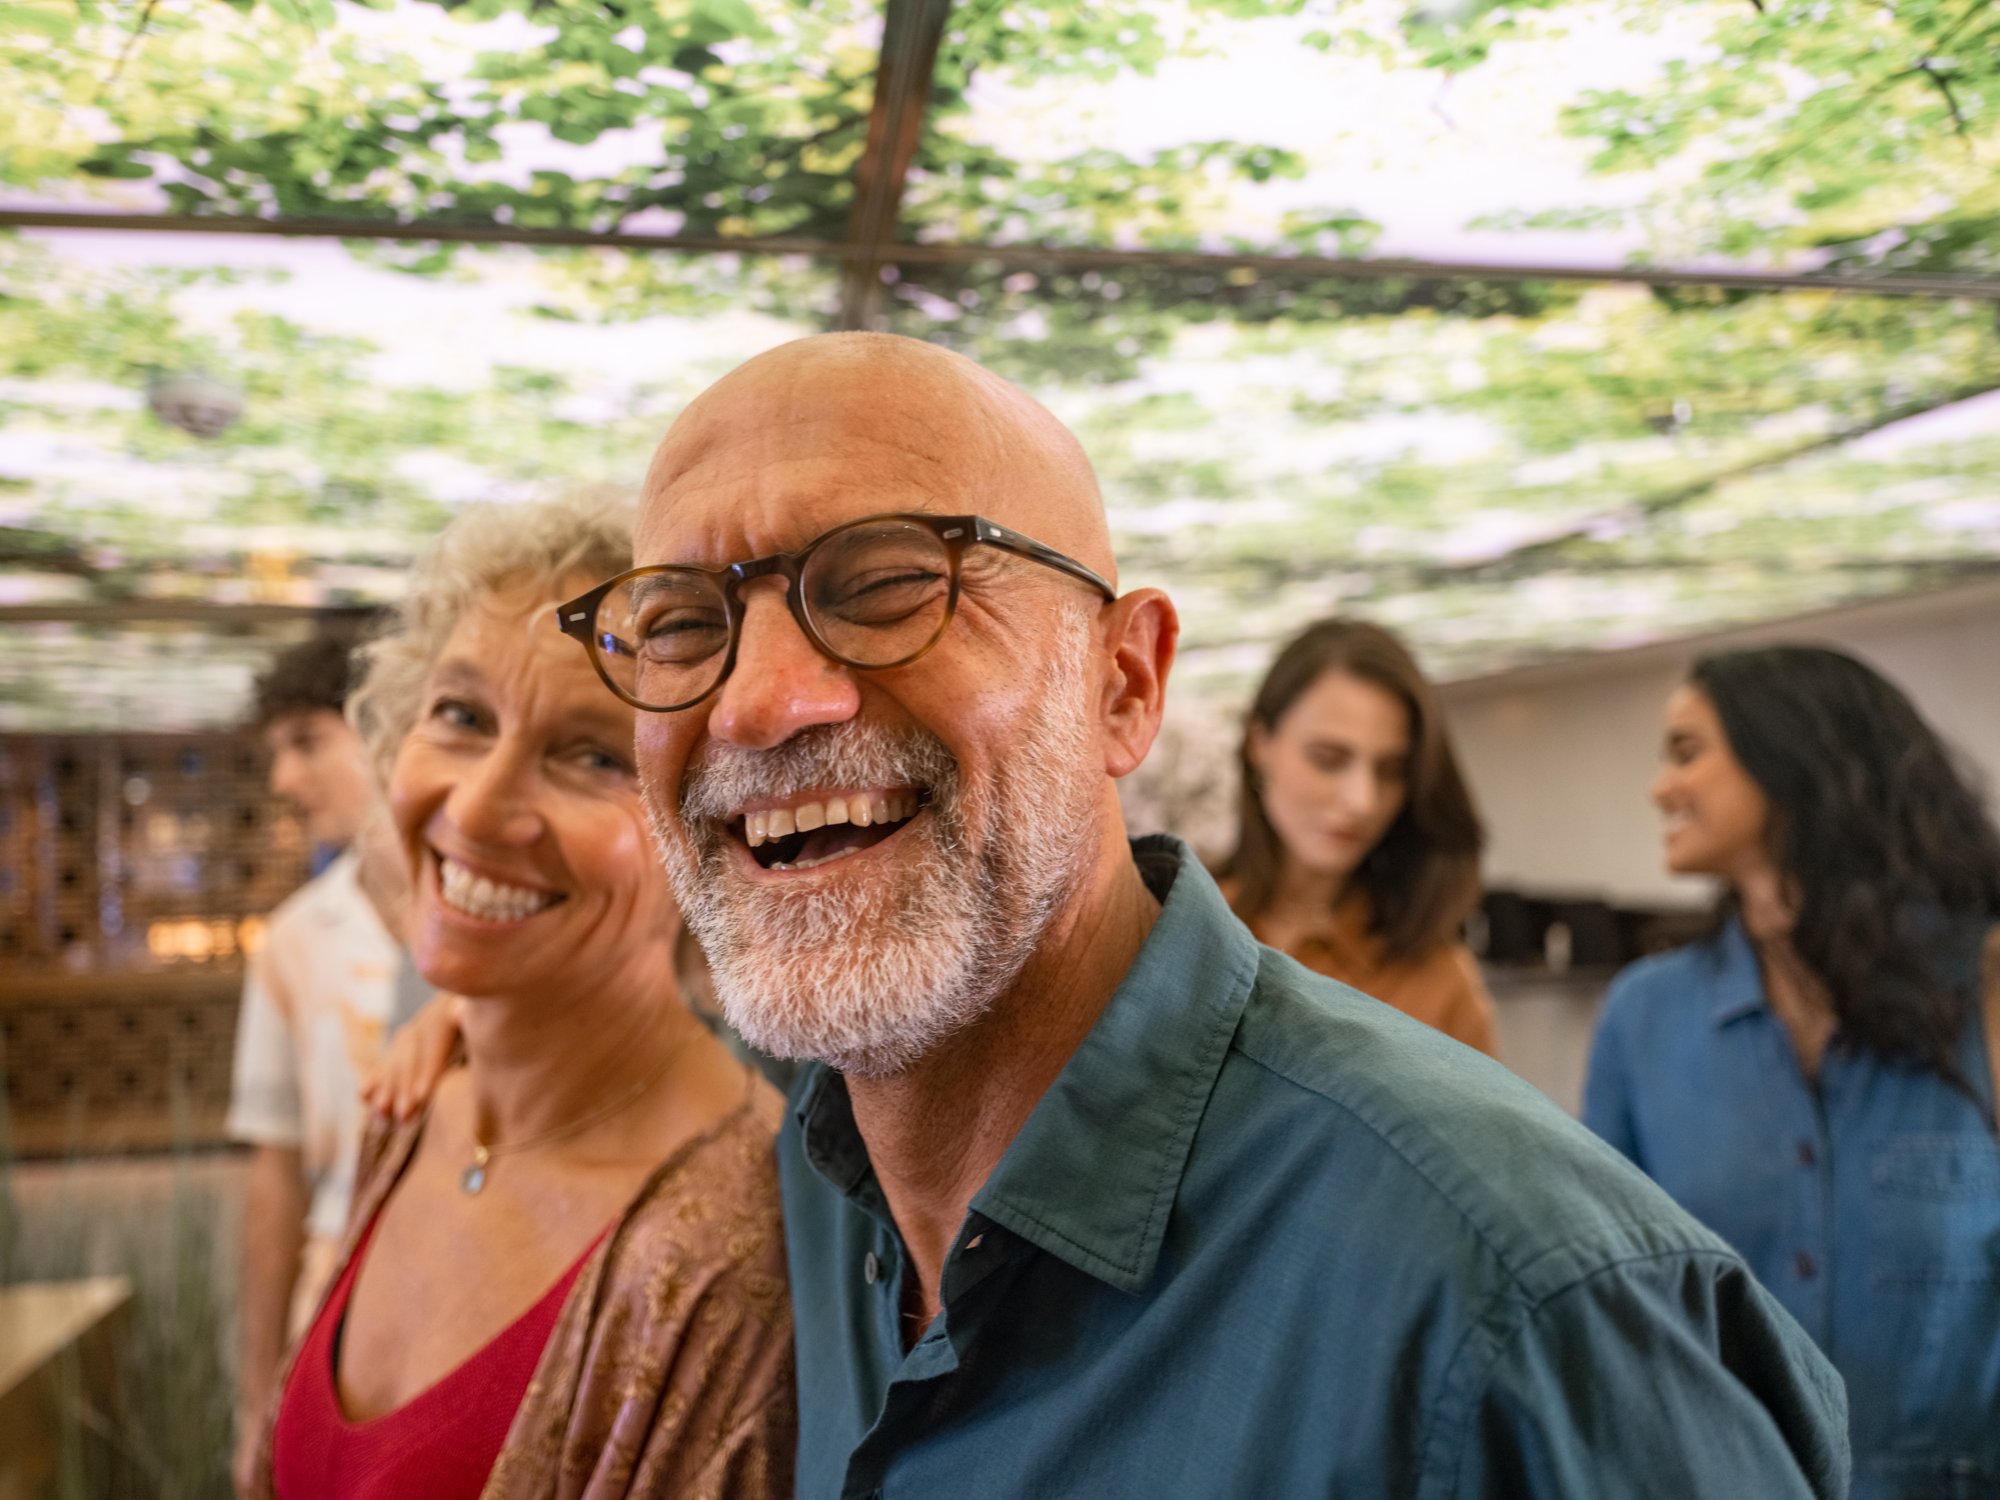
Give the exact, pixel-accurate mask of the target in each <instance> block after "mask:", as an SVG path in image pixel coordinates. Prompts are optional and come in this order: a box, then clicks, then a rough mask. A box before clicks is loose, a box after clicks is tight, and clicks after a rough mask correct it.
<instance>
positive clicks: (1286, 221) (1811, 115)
mask: <svg viewBox="0 0 2000 1500" xmlns="http://www.w3.org/2000/svg"><path fill="white" fill-rule="evenodd" d="M1996 152H2000V7H1995V6H1993V5H1991V4H1989V3H1987V0H1897V3H1895V4H1893V5H1884V4H1874V3H1862V0H1682V3H1679V4H1674V5H1661V4H1659V3H1657V0H1527V3H1504V0H1501V3H1496V0H1418V3H1412V0H1274V3H1268V4H1259V3H1255V0H1166V3H1159V0H1113V3H1109V4H1097V5H1069V4H1056V3H1048V0H1043V3H1035V0H1014V3H1010V4H1007V5H1005V6H994V5H962V6H960V7H959V8H958V9H957V10H956V11H955V12H954V17H953V24H952V29H951V31H950V34H949V35H948V37H947V39H946V44H945V47H944V50H943V53H942V55H941V57H940V60H939V66H938V82H937V86H936V88H935V90H934V93H933V99H932V106H931V112H930V131H929V134H928V135H927V137H926V139H925V142H924V145H923V148H922V150H921V151H920V153H919V155H918V158H917V161H916V164H915V170H914V171H913V173H912V178H911V184H910V192H909V196H908V199H907V202H906V207H905V228H906V230H907V231H908V232H909V233H910V235H911V237H913V238H916V239H919V240H925V239H942V240H956V241H962V242H970V243H1017V244H1018V243H1031V244H1039V245H1046V244H1063V245H1078V246H1097V247H1115V248H1121V249H1141V248H1146V249H1168V250H1186V249H1205V250H1239V251H1250V252H1262V253H1268V254H1286V253H1306V254H1313V255H1329V256H1352V255H1371V254H1372V255H1383V256H1395V257H1412V258H1427V259H1442V260H1459V261H1465V260H1474V261H1485V262H1507V263H1515V264H1519V263H1523V262H1527V263H1541V264H1550V263H1563V264H1583V265H1597V266H1609V265H1617V264H1621V263H1624V262H1627V261H1648V262H1652V263H1655V264H1683V265H1684V264H1691V263H1693V264H1707V265H1710V266H1715V265H1720V264H1735V265H1741V266H1765V267H1770V266H1779V267H1786V268H1790V269H1798V270H1812V269H1837V270H1842V271H1850V272H1852V271H1869V272H1878V273H1893V272H1897V271H1917V270H1921V271H1927V272H1967V273H1971V272H1977V273H1985V274H1992V273H1994V272H1996V271H2000V174H1996V173H1995V171H1994V170H1993V162H1994V161H1995V159H1996Z"/></svg>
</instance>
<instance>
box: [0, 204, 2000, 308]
mask: <svg viewBox="0 0 2000 1500" xmlns="http://www.w3.org/2000/svg"><path fill="white" fill-rule="evenodd" d="M8 228H14V229H83V230H93V231H105V232H111V233H132V234H220V235H266V236H278V237H282V238H297V239H358V240H400V241H412V242H423V243H437V242H447V243H454V244H485V245H528V246H543V247H556V248H561V247H573V246H605V247H608V248H611V249H622V250H655V251H673V252H682V253H687V254H710V255H712V254H728V255H780V256H782V255H796V256H804V257H808V258H810V259H813V260H827V261H837V262H842V263H849V262H860V261H872V262H873V263H874V265H875V266H876V268H877V269H876V271H875V272H874V273H873V274H874V275H875V276H877V277H878V278H879V274H880V272H879V268H880V267H881V266H882V265H907V266H948V265H974V264H980V265H990V266H992V267H993V268H994V269H995V271H998V272H1005V271H1017V270H1027V271H1051V270H1079V271H1081V270H1099V271H1116V270H1127V269H1131V270H1149V269H1163V270H1177V271H1190V272H1198V273H1201V272H1205V273H1210V274H1213V275H1217V276H1222V275H1227V274H1228V273H1229V272H1231V271H1240V270H1247V271H1252V272H1255V273H1256V274H1257V275H1259V276H1270V277H1271V278H1273V279H1274V280H1309V279H1312V278H1315V277H1334V278H1340V279H1346V280H1356V281H1369V280H1377V281H1379V280H1386V279H1391V278H1394V279H1401V280H1415V281H1583V282H1614V283H1624V284H1629V285H1638V286H1678V287H1704V286H1706V287H1722V288H1729V289H1735V290H1739V291H1758V292H1782V291H1831V292H1853V293H1862V294H1866V295H1869V296H1880V297H1945V298H1951V297H1963V298H1969V299H1971V300H1974V301H1980V302H2000V277H1978V276H1937V275H1909V276H1829V275H1824V274H1821V273H1817V272H1810V271H1718V270H1708V269H1703V268H1695V267H1687V266H1602V265H1599V266H1590V265H1577V264H1574V263H1569V264H1548V263H1541V262H1536V263H1528V262H1521V263H1501V262H1493V261H1445V260H1409V259H1395V260H1387V259H1383V260H1372V259H1371V260H1348V259H1338V258H1334V257H1331V256H1319V255H1239V254H1229V253H1223V252H1217V253H1209V252H1207V251H1193V250H1186V251H1183V250H1093V249H1064V248H1060V247H1052V246H1041V245H959V244H897V245H894V246H893V247H888V253H887V254H882V253H881V251H882V248H883V247H881V246H874V247H871V246H869V245H866V244H862V243H858V242H847V241H835V240H820V239H806V238H788V237H784V236H773V237H771V238H768V239H734V238H729V237H727V236H720V235H679V234H629V233H624V232H600V231H595V230H587V229H519V228H514V227H511V226H508V225H504V224H449V223H437V222H429V221H425V220H421V219H419V220H415V221H411V222H400V221H399V222H391V221H387V220H366V219H259V218H250V217H239V216H230V215H221V214H218V215H214V216H206V215H204V216H202V217H200V218H189V217H185V216H181V215H173V214H115V213H69V212H55V211H52V210H44V209H0V229H8ZM878 257H879V258H878Z"/></svg>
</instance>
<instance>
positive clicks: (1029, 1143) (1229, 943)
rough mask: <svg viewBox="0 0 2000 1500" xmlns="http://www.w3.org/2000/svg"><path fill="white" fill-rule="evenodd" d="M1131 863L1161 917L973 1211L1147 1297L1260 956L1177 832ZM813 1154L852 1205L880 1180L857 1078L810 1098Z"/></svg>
mask: <svg viewBox="0 0 2000 1500" xmlns="http://www.w3.org/2000/svg"><path fill="white" fill-rule="evenodd" d="M1132 857H1133V859H1134V860H1135V861H1136V862H1137V864H1138V865H1139V869H1140V872H1141V874H1142V875H1144V876H1145V878H1146V883H1147V885H1148V886H1149V887H1150V888H1151V889H1152V891H1153V894H1154V895H1155V896H1157V897H1159V898H1160V903H1161V905H1160V915H1159V918H1158V920H1157V921H1155V922H1154V924H1153V930H1152V931H1151V932H1150V933H1148V934H1147V936H1146V941H1145V942H1144V943H1143V944H1142V945H1141V946H1140V949H1139V953H1138V956H1137V957H1136V958H1135V959H1134V960H1133V963H1132V967H1131V969H1130V970H1129V971H1128V972H1127V973H1126V975H1125V978H1124V980H1123V982H1122V983H1120V984H1119V986H1118V988H1117V990H1115V991H1114V992H1113V993H1112V996H1111V999H1110V1001H1109V1002H1108V1003H1107V1004H1106V1005H1105V1007H1104V1011H1103V1013H1102V1014H1101V1015H1099V1017H1098V1018H1097V1023H1096V1025H1094V1026H1093V1027H1092V1028H1091V1030H1090V1034H1089V1035H1088V1036H1086V1037H1085V1038H1084V1039H1083V1042H1082V1044H1081V1045H1080V1046H1079V1047H1078V1048H1077V1049H1076V1052H1075V1053H1074V1054H1073V1055H1072V1056H1071V1058H1070V1060H1069V1062H1068V1063H1066V1064H1065V1065H1064V1067H1063V1070H1062V1072H1061V1073H1060V1074H1058V1075H1057V1077H1056V1081H1055V1082H1054V1083H1053V1084H1051V1085H1050V1086H1049V1089H1048V1092H1047V1093H1045V1094H1044V1095H1043V1096H1042V1098H1041V1100H1040V1102H1038V1103H1037V1104H1036V1106H1035V1108H1034V1112H1033V1113H1032V1114H1030V1115H1029V1116H1028V1120H1027V1123H1026V1124H1025V1125H1023V1126H1022V1127H1021V1131H1020V1134H1018V1135H1017V1136H1015V1138H1014V1141H1013V1144H1012V1145H1010V1146H1009V1147H1008V1148H1007V1152H1006V1154H1005V1155H1004V1156H1003V1157H1002V1158H1001V1159H1000V1164H999V1166H997V1167H996V1168H994V1170H993V1175H992V1176H991V1177H990V1178H988V1179H987V1181H986V1184H985V1186H984V1187H982V1188H981V1189H980V1190H979V1192H978V1193H977V1194H976V1195H975V1196H974V1197H973V1200H972V1210H973V1212H975V1213H978V1214H982V1215H984V1216H985V1217H986V1218H988V1219H990V1220H992V1221H993V1222H994V1223H996V1224H1000V1225H1002V1226H1004V1227H1006V1228H1007V1229H1009V1230H1011V1231H1012V1232H1013V1233H1015V1234H1017V1235H1019V1236H1021V1238H1023V1239H1025V1240H1027V1241H1029V1242H1031V1243H1032V1244H1034V1245H1036V1246H1037V1247H1039V1248H1040V1249H1042V1250H1045V1251H1047V1252H1048V1253H1049V1254H1050V1255H1053V1256H1056V1257H1057V1258H1058V1259H1061V1260H1064V1261H1067V1262H1068V1263H1069V1264H1071V1265H1073V1266H1075V1267H1076V1268H1077V1269H1078V1270H1080V1271H1083V1272H1085V1273H1087V1274H1089V1275H1091V1276H1095V1277H1097V1278H1098V1279H1099V1280H1101V1281H1104V1282H1107V1283H1109V1284H1110V1285H1112V1286H1115V1287H1117V1288H1119V1289H1120V1290H1121V1291H1127V1292H1138V1291H1140V1290H1142V1289H1143V1288H1144V1287H1145V1285H1146V1283H1147V1282H1148V1281H1149V1280H1150V1279H1151V1277H1152V1274H1153V1269H1154V1267H1155V1266H1156V1265H1157V1264H1158V1261H1159V1258H1160V1245H1161V1242H1162V1240H1163V1239H1164V1238H1165V1236H1166V1228H1167V1217H1168V1211H1169V1210H1170V1209H1171V1208H1172V1207H1173V1202H1174V1199H1175V1197H1176V1195H1177V1194H1178V1192H1179V1189H1180V1184H1181V1177H1182V1174H1183V1173H1184V1172H1185V1171H1186V1168H1187V1159H1188V1153H1189V1151H1190V1150H1191V1149H1192V1148H1193V1145H1194V1136H1195V1131H1196V1129H1197V1128H1198V1127H1199V1126H1200V1124H1201V1117H1202V1113H1203V1111H1204V1109H1205V1108H1206V1107H1207V1104H1208V1098H1209V1095H1210V1093H1211V1092H1212V1091H1213V1090H1214V1087H1215V1080H1216V1077H1217V1075H1218V1074H1219V1073H1220V1072H1221V1070H1222V1063H1223V1059H1224V1058H1225V1057H1226V1056H1227V1055H1228V1051H1229V1043H1230V1040H1231V1038H1232V1037H1234V1036H1235V1034H1236V1024H1237V1022H1238V1021H1239V1020H1240V1019H1241V1017H1242V1014H1243V1008H1244V1006H1245V1005H1246V1004H1247V1003H1248V1002H1249V999H1250V989H1251V985H1252V983H1253V981H1254V980H1255V978H1256V974H1257V961H1258V957H1257V955H1258V949H1257V943H1256V940H1255V939H1254V938H1252V937H1251V936H1250V933H1249V931H1248V929H1246V928H1245V927H1244V926H1243V924H1242V923H1240V922H1238V921H1237V920H1236V919H1235V918H1234V917H1233V916H1232V915H1231V914H1230V911H1229V908H1228V906H1227V905H1226V904H1224V902H1223V899H1222V893H1221V892H1220V891H1218V890H1217V889H1216V888H1215V882H1214V881H1213V880H1211V879H1210V878H1209V875H1208V872H1207V871H1206V870H1204V869H1203V868H1202V866H1201V861H1200V860H1198V859H1197V858H1195V856H1194V853H1193V851H1192V850H1190V849H1189V848H1188V847H1187V845H1185V844H1183V843H1182V842H1181V841H1180V840H1178V839H1175V838H1171V837H1168V836H1166V835H1163V834H1162V835H1154V836H1151V837H1148V838H1143V839H1135V840H1134V841H1133V843H1132ZM797 1098H798V1101H799V1102H798V1105H797V1109H796V1114H797V1117H798V1121H799V1125H800V1127H801V1130H802V1131H803V1144H804V1147H805V1152H806V1157H807V1159H808V1160H809V1161H810V1162H811V1163H812V1165H813V1166H814V1168H815V1169H816V1170H818V1171H819V1173H820V1175H822V1176H823V1177H825V1178H826V1179H827V1180H828V1181H829V1182H830V1183H832V1184H833V1186H834V1187H836V1188H838V1189H839V1190H840V1191H841V1192H842V1193H843V1194H846V1195H847V1196H849V1197H864V1198H865V1197H872V1196H874V1194H872V1193H871V1191H870V1190H871V1189H873V1177H874V1174H873V1171H872V1170H871V1169H870V1168H869V1166H868V1158H867V1148H866V1147H865V1145H864V1144H863V1143H862V1141H861V1138H860V1135H859V1133H858V1132H857V1131H856V1130H855V1127H854V1114H853V1109H852V1107H851V1105H850V1104H849V1101H848V1097H847V1088H846V1084H845V1081H844V1080H842V1079H840V1078H839V1077H837V1076H836V1075H834V1074H833V1073H832V1072H831V1071H830V1070H827V1069H824V1068H819V1069H814V1070H813V1071H812V1073H810V1074H808V1076H807V1078H806V1079H804V1080H802V1081H801V1083H800V1085H799V1089H798V1094H797Z"/></svg>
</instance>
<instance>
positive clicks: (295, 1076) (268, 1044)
mask: <svg viewBox="0 0 2000 1500" xmlns="http://www.w3.org/2000/svg"><path fill="white" fill-rule="evenodd" d="M260 958H261V955H260ZM273 983H274V981H273V978H272V976H271V973H270V971H269V969H268V968H267V967H266V966H265V964H263V963H262V962H261V961H256V960H253V961H252V963H251V965H250V970H249V973H248V974H247V975H246V976H245V977H244V980H243V1005H242V1008H241V1010H240V1011H239V1012H238V1013H237V1019H236V1063H235V1068H234V1071H233V1073H232V1076H231V1080H230V1091H229V1120H228V1125H227V1129H228V1133H229V1137H230V1139H231V1140H237V1141H248V1142H249V1143H250V1144H252V1145H255V1146H297V1145H299V1144H301V1143H302V1141H303V1140H304V1136H305V1131H304V1122H303V1115H302V1106H301V1102H300V1098H299V1066H298V1049H297V1047H296V1046H295V1045H294V1039H293V1036H292V1023H291V1020H290V1018H289V1015H288V1013H287V1012H286V1010H285V1009H284V1008H283V1007H282V1006H281V1005H280V1004H279V1003H278V998H277V995H276V994H275V993H274V991H273Z"/></svg>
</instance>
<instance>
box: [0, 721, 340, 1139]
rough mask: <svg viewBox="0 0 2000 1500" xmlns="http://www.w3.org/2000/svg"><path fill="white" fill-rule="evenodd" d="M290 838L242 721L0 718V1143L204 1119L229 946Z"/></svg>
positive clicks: (228, 1030)
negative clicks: (20, 722)
mask: <svg viewBox="0 0 2000 1500" xmlns="http://www.w3.org/2000/svg"><path fill="white" fill-rule="evenodd" d="M307 857H308V851H307V847H306V840H305V836H304V833H303V831H302V830H301V829H300V827H299V825H298V823H297V821H296V819H294V818H293V817H291V816H290V814H288V813H287V812H285V811H283V810H282V809H281V808H280V807H279V806H278V805H277V804H276V803H274V802H273V801H272V799H271V797H270V796H269V794H268V792H267V790H266V788H265V770H264V759H263V755H262V753H261V751H260V749H259V747H258V745H257V743H256V740H255V738H254V737H252V736H248V735H243V734H204V735H75V736H69V735H10V736H0V1084H4V1088H5V1093H6V1097H7V1101H8V1104H9V1110H10V1118H11V1136H12V1146H13V1149H14V1150H15V1151H16V1152H18V1153H19V1154H21V1155H24V1156H30V1155H49V1154H61V1153H63V1152H68V1151H105V1150H147V1149H161V1148H165V1147H169V1146H174V1145H182V1144H186V1145H203V1144H208V1143H211V1142H213V1141H215V1140H218V1139H219V1138H220V1136H221V1127H222V1118H223V1114H224V1112H225V1110H226V1108H227V1104H228V1097H229V1068H230V1057H231V1052H232V1048H233V1044H234V1037H235V1027H236V1005H237V997H238V994H239V991H240V989H241V985H242V972H243V959H244V954H245V951H246V949H250V948H254V946H255V945H256V943H257V941H258V939H259V937H260V935H261V931H262V918H263V915H264V914H265V913H266V912H268V911H270V909H271V908H272V907H274V906H276V905H277V904H278V902H280V901H282V900H283V899H284V898H285V897H286V896H287V895H288V894H290V892H291V891H293V890H294V889H296V888H297V887H298V885H299V883H300V882H301V881H302V880H303V879H304V878H305V873H306V864H307Z"/></svg>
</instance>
